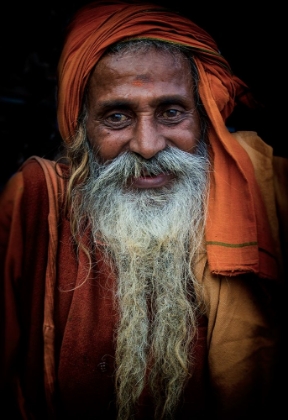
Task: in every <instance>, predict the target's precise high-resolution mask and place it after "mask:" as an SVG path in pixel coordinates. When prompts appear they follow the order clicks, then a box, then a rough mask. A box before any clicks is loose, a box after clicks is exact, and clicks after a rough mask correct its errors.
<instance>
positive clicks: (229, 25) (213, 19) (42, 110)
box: [0, 0, 288, 188]
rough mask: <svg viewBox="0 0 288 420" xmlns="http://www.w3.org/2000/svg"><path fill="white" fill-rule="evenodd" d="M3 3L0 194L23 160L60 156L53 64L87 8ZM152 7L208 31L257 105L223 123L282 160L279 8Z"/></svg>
mask: <svg viewBox="0 0 288 420" xmlns="http://www.w3.org/2000/svg"><path fill="white" fill-rule="evenodd" d="M5 2H6V3H5V4H4V5H3V3H2V6H1V8H0V11H1V15H0V57H1V64H0V123H1V124H0V141H1V146H0V188H1V187H2V186H3V185H4V183H5V182H6V181H7V179H8V178H9V177H10V176H11V175H12V174H13V173H14V172H15V171H16V170H17V168H18V167H19V166H20V165H21V163H22V162H23V161H24V160H25V159H26V158H27V157H29V156H31V155H35V154H36V155H39V156H43V157H46V158H53V156H54V155H55V154H56V153H57V151H58V148H59V145H60V136H59V133H58V130H57V121H56V108H55V104H56V78H55V74H56V66H57V62H58V58H59V54H60V50H61V47H62V40H63V36H64V28H65V26H66V24H67V23H68V20H69V18H70V16H71V15H72V14H73V13H74V11H75V10H76V9H77V8H78V7H79V6H81V5H83V4H86V3H89V1H87V0H86V1H84V0H82V1H81V0H71V1H62V2H61V0H58V1H55V0H53V1H52V0H50V1H48V0H41V1H39V2H38V3H36V2H34V1H33V2H32V1H30V2H29V1H27V2H24V1H22V2H20V1H19V2H15V1H10V2H8V1H7V0H5ZM158 3H160V4H161V3H163V4H165V5H168V6H171V7H173V8H174V9H176V10H177V9H178V11H179V12H181V13H185V15H186V16H188V17H190V18H191V19H192V20H193V21H194V22H195V23H197V24H199V25H200V26H202V27H203V28H204V29H206V30H207V31H208V32H209V33H210V34H211V35H212V36H213V37H214V38H215V40H216V41H217V43H218V46H219V49H220V51H221V52H222V54H223V55H224V56H225V57H226V59H227V60H228V61H229V62H230V65H231V67H232V70H233V71H234V73H235V74H236V75H237V76H239V77H240V78H242V79H243V80H244V81H245V82H246V83H247V84H248V85H249V86H250V88H251V90H252V92H253V93H254V95H255V97H256V99H257V100H258V101H259V102H260V103H261V104H262V106H261V107H260V108H259V109H257V110H253V111H252V110H247V109H243V108H241V106H240V107H237V108H236V110H235V112H234V116H233V117H232V118H231V119H230V121H229V125H231V126H232V127H234V128H235V129H238V130H253V131H256V132H258V134H259V135H260V137H262V139H263V140H264V141H266V142H267V143H268V144H270V145H271V146H273V148H274V152H275V154H277V155H281V156H288V154H287V151H286V147H285V142H286V137H287V135H286V131H284V130H285V128H286V124H285V122H286V120H287V116H286V115H285V116H284V110H285V108H286V106H285V104H284V105H283V97H284V90H285V91H286V82H285V79H284V75H285V74H284V72H286V68H285V65H284V59H285V54H284V53H285V49H287V48H286V45H285V49H284V41H283V40H282V38H283V32H284V30H283V29H282V25H281V22H282V21H284V15H285V13H286V12H284V6H282V8H281V7H280V6H279V5H278V4H277V3H275V2H273V3H271V2H265V3H264V2H258V1H253V0H251V1H250V2H248V1H247V2H246V3H245V1H244V2H243V1H242V2H235V1H234V2H230V3H228V2H221V3H219V4H218V2H217V1H213V2H211V3H209V2H207V1H206V2H205V1H201V0H199V1H198V2H191V1H190V0H188V1H181V0H175V1H173V2H172V1H170V0H168V1H165V2H163V1H161V0H160V1H158ZM283 81H284V82H283ZM284 136H285V137H284Z"/></svg>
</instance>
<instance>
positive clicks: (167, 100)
mask: <svg viewBox="0 0 288 420" xmlns="http://www.w3.org/2000/svg"><path fill="white" fill-rule="evenodd" d="M185 102H186V98H185V97H183V96H182V95H163V96H161V97H159V98H156V99H153V100H152V101H151V105H152V106H158V105H173V104H179V105H184V104H185ZM133 106H136V102H135V101H133V100H130V99H111V100H107V101H105V100H104V101H100V102H99V103H98V106H97V107H99V108H100V109H101V110H103V111H105V110H109V109H113V108H129V107H133Z"/></svg>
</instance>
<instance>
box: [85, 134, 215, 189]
mask: <svg viewBox="0 0 288 420" xmlns="http://www.w3.org/2000/svg"><path fill="white" fill-rule="evenodd" d="M91 159H92V161H91V162H90V168H91V169H92V173H93V178H94V179H97V180H98V181H99V182H101V184H102V186H103V183H104V184H106V183H107V184H109V183H110V182H111V181H113V182H115V179H117V181H118V184H119V185H121V186H125V185H126V183H127V181H128V180H129V179H130V178H131V177H134V178H137V177H140V176H141V175H142V176H143V174H145V176H157V175H159V174H163V173H165V174H172V175H174V176H175V178H178V179H181V178H182V177H184V176H186V175H187V172H190V171H191V168H192V169H193V168H194V169H195V171H197V170H198V169H201V168H203V166H205V165H207V168H208V165H209V160H208V152H207V146H206V144H205V143H204V142H201V143H199V145H198V146H197V149H196V150H195V153H193V154H192V153H188V152H184V151H182V150H180V149H177V148H175V147H171V146H168V147H167V148H165V149H164V150H162V151H160V152H158V153H157V154H156V155H155V156H153V157H152V158H151V159H145V158H143V157H142V156H140V155H137V154H136V153H134V152H125V153H123V154H121V155H119V156H117V157H116V158H115V159H113V160H112V161H109V162H107V163H105V164H101V163H100V162H99V161H98V160H97V158H96V159H95V156H94V155H93V156H92V157H91Z"/></svg>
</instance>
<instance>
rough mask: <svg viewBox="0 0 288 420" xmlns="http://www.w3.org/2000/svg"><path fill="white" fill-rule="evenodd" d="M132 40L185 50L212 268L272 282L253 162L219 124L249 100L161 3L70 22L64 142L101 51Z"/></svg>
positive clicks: (61, 80)
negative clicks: (204, 154) (200, 117)
mask: <svg viewBox="0 0 288 420" xmlns="http://www.w3.org/2000/svg"><path fill="white" fill-rule="evenodd" d="M129 38H131V39H133V38H153V39H158V40H164V41H168V42H173V43H176V44H180V45H186V46H189V47H190V48H191V51H192V54H193V57H194V59H195V62H196V65H197V67H198V71H199V75H200V84H199V92H200V96H201V99H202V102H203V104H204V106H205V109H206V112H207V114H208V117H209V119H210V123H211V127H210V130H209V141H210V144H211V148H212V163H213V172H212V173H211V188H210V195H209V206H208V220H207V227H206V244H207V254H208V263H209V267H210V270H211V271H212V272H214V273H216V274H217V273H218V274H223V275H237V274H241V273H248V272H254V273H257V274H259V275H260V276H262V277H267V278H275V277H276V259H275V256H274V255H273V245H272V241H271V236H270V234H269V232H268V230H269V229H268V225H269V224H268V222H267V216H266V213H265V208H264V205H263V203H262V199H261V196H260V192H259V188H258V185H257V183H256V180H255V175H254V169H253V166H252V163H251V161H250V159H249V157H248V155H247V153H246V152H245V151H244V149H243V148H242V147H241V146H240V145H239V143H238V142H237V141H236V140H235V139H234V137H233V136H232V135H231V134H230V133H229V131H228V130H227V128H226V126H225V120H226V118H227V117H228V116H229V115H230V114H231V112H232V111H233V109H234V106H235V100H236V98H241V100H243V101H246V102H249V96H248V95H247V94H246V92H247V86H246V85H245V84H244V83H243V82H242V81H241V80H240V79H239V78H237V77H236V76H234V75H233V74H232V72H231V69H230V66H229V64H228V63H227V61H226V60H225V59H224V57H223V56H222V55H221V54H220V53H219V51H218V48H217V45H216V43H215V41H214V40H213V39H212V38H211V36H210V35H209V34H208V33H207V32H206V31H204V30H203V29H201V28H199V27H198V26H197V25H196V24H194V23H193V22H191V21H190V20H189V19H187V18H185V17H183V16H181V15H178V14H177V13H175V12H171V11H169V10H167V9H165V8H163V7H162V6H159V5H155V4H151V3H149V2H148V3H143V2H129V1H127V2H125V1H117V0H116V1H113V2H110V1H106V2H105V1H98V2H94V3H89V4H87V5H86V6H84V7H83V8H82V9H80V10H79V11H78V12H77V14H76V15H75V17H74V19H73V20H72V21H71V23H70V25H69V27H68V32H67V37H66V41H65V45H64V48H63V51H62V54H61V57H60V61H59V66H58V124H59V130H60V133H61V136H62V138H63V140H64V141H66V142H69V141H70V139H71V138H72V137H73V135H74V133H75V130H76V129H77V121H78V117H79V111H80V109H81V104H82V97H83V93H84V89H85V86H86V83H87V81H88V78H89V75H90V73H91V70H92V69H93V67H94V66H95V64H96V63H97V62H98V61H99V59H100V58H101V56H102V55H103V53H104V52H105V50H106V49H107V47H109V46H110V45H112V44H114V43H116V42H119V41H123V40H125V39H129Z"/></svg>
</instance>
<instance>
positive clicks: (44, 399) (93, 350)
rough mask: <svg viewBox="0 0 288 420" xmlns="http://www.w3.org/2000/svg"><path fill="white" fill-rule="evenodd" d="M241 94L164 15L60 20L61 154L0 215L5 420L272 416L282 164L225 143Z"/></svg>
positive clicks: (254, 148)
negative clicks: (64, 26)
mask: <svg viewBox="0 0 288 420" xmlns="http://www.w3.org/2000/svg"><path fill="white" fill-rule="evenodd" d="M246 91H247V89H246V86H245V84H244V83H243V82H242V81H241V80H240V79H238V78H237V77H235V76H234V75H233V74H232V72H231V70H230V67H229V65H228V63H227V62H226V60H225V59H224V58H223V57H222V56H221V55H220V53H219V52H218V48H217V46H216V44H215V42H214V41H213V39H211V37H210V36H209V35H208V34H207V33H206V32H205V31H203V30H202V29H200V28H199V27H198V26H196V25H195V24H194V23H192V22H191V21H190V20H188V19H187V18H185V17H182V16H180V15H178V14H177V13H174V12H171V11H168V10H165V9H164V8H162V7H160V6H157V5H153V4H150V3H148V4H144V3H142V2H141V3H137V2H136V3H129V2H128V3H125V2H121V1H120V2H118V1H116V2H106V3H105V2H97V3H91V4H88V5H87V6H86V7H84V8H83V9H81V10H80V11H79V12H78V13H77V14H76V15H75V17H74V19H73V20H72V21H71V23H70V25H69V27H68V32H67V37H66V41H65V44H64V48H63V52H62V55H61V57H60V62H59V91H58V122H59V129H60V133H61V135H62V138H63V142H64V144H65V153H64V154H63V157H61V158H60V160H59V161H58V162H56V161H55V162H52V161H48V160H46V159H43V158H40V157H36V156H35V157H32V158H31V159H28V161H27V162H25V164H24V165H23V166H22V167H21V168H20V169H19V172H17V174H15V176H13V177H12V179H11V180H10V181H9V183H8V185H7V187H6V188H5V190H4V191H3V194H2V198H1V217H0V221H1V228H3V233H1V251H2V252H1V268H2V270H3V273H4V276H3V278H4V294H3V296H4V300H3V302H2V303H3V308H4V311H5V315H4V316H5V318H4V319H5V321H4V322H3V324H4V335H3V337H4V338H3V343H4V346H3V352H2V353H3V360H4V363H3V371H4V373H3V375H2V376H3V380H2V383H1V385H2V384H3V388H2V389H3V391H2V395H3V396H4V403H3V404H5V405H6V406H7V410H9V411H8V412H9V414H8V417H9V418H14V417H13V416H15V418H21V419H37V420H38V419H39V420H40V419H41V420H42V419H46V418H47V419H48V418H52V419H58V418H60V417H61V418H66V417H67V418H71V419H92V418H93V419H94V418H97V419H108V418H114V419H118V420H122V419H123V420H124V419H132V418H133V419H134V418H135V419H154V418H155V419H170V418H171V419H192V418H193V419H203V418H204V419H205V418H208V416H210V415H213V416H214V417H215V418H217V419H244V418H247V417H248V416H249V415H258V416H259V415H260V414H263V413H268V412H269V413H270V414H273V411H272V409H273V410H274V404H277V403H279V401H280V398H278V396H277V392H278V391H279V389H278V388H275V387H276V384H277V381H278V380H279V376H278V374H279V372H278V371H279V367H278V364H277V361H278V359H279V357H280V356H281V349H282V347H281V340H280V338H281V324H280V323H279V321H281V319H280V315H281V312H280V311H279V306H281V305H280V294H281V291H282V287H283V285H282V282H283V273H284V267H283V264H282V259H283V249H281V241H280V238H279V236H278V232H279V226H280V227H281V229H282V226H284V225H283V224H282V223H284V218H283V220H281V218H280V217H279V215H281V208H279V207H277V206H278V202H279V200H278V201H277V197H280V196H281V188H283V187H282V184H280V183H279V182H278V183H277V179H279V178H280V177H281V176H282V175H281V174H282V172H280V169H279V168H284V169H285V165H286V162H285V160H284V159H282V158H275V157H273V154H272V149H271V147H270V146H268V145H266V144H265V143H264V142H263V141H262V140H261V139H260V138H259V137H258V136H257V134H256V133H254V132H240V133H235V134H233V135H232V134H231V133H230V132H229V131H228V130H227V128H226V126H225V121H226V119H227V117H228V116H229V115H230V114H231V112H232V111H233V109H234V105H235V101H236V99H237V98H240V97H241V98H242V100H245V101H246V102H247V103H248V102H249V101H250V98H249V96H248V95H247V94H245V92H246ZM273 165H274V169H273ZM264 171H265V173H264ZM273 171H274V172H273ZM276 175H277V176H278V178H277V177H276ZM273 176H274V178H275V179H276V178H277V179H276V181H275V184H273ZM283 229H284V227H283ZM275 410H276V409H275ZM275 412H276V411H275ZM8 417H7V418H8Z"/></svg>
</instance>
